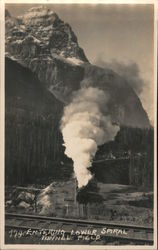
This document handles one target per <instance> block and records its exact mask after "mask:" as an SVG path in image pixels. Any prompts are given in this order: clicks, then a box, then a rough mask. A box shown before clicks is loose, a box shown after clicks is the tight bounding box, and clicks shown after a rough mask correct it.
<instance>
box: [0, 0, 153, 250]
mask: <svg viewBox="0 0 158 250" xmlns="http://www.w3.org/2000/svg"><path fill="white" fill-rule="evenodd" d="M9 3H10V4H16V3H17V4H154V6H155V11H154V88H155V91H154V114H155V116H154V118H155V119H154V150H155V151H154V152H155V154H154V232H155V233H154V245H153V246H130V245H125V246H109V245H108V246H106V245H105V246H100V245H98V246H96V245H95V246H91V245H90V246H89V245H52V244H51V245H22V244H21V245H19V244H18V245H15V244H14V245H11V244H7V245H6V244H4V145H5V144H4V143H5V137H4V128H5V124H4V114H5V105H4V104H5V95H4V52H5V49H4V44H5V43H4V41H5V23H4V13H5V12H4V7H5V4H9ZM157 12H158V2H157V1H156V0H0V42H1V43H0V46H1V47H0V166H1V171H0V173H1V174H0V183H1V192H0V201H1V202H0V210H1V213H0V221H1V227H0V246H1V248H0V249H2V250H3V249H11V250H17V249H20V250H22V249H31V250H33V249H44V250H47V249H53V250H56V249H74V248H75V249H111V250H112V249H124V250H128V249H129V250H130V249H131V250H132V249H134V250H135V249H140V250H147V249H148V250H156V249H157V168H156V167H157V155H156V153H157V137H156V135H157V115H156V114H157V20H158V17H157V16H158V15H157Z"/></svg>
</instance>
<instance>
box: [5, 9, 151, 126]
mask: <svg viewBox="0 0 158 250" xmlns="http://www.w3.org/2000/svg"><path fill="white" fill-rule="evenodd" d="M98 39H99V38H98ZM6 56H7V57H9V58H12V59H14V60H16V61H17V62H18V63H19V64H21V65H23V66H25V67H27V68H29V69H30V70H31V71H32V72H34V73H35V75H36V76H37V77H38V79H39V80H40V81H41V82H42V83H43V86H44V87H45V88H46V89H48V90H49V91H50V92H51V93H52V94H53V95H54V96H55V97H56V98H57V99H58V100H60V101H62V102H63V103H69V102H70V101H71V97H72V93H73V91H74V90H77V89H79V88H80V87H81V86H95V87H97V88H100V89H102V90H104V91H108V92H109V94H110V101H109V111H108V112H109V113H110V114H111V115H112V119H113V122H116V123H119V124H121V125H126V126H133V127H148V126H149V125H150V124H149V119H148V117H147V114H146V112H145V111H144V109H143V107H142V105H141V102H140V100H139V98H138V97H137V95H136V94H135V92H134V91H133V90H132V88H131V87H130V86H129V85H128V83H127V82H126V81H125V80H124V79H122V78H121V77H120V76H119V75H117V74H116V73H115V72H113V71H111V70H108V69H102V68H99V67H96V66H93V65H91V64H90V63H89V62H88V59H87V58H86V56H85V54H84V51H83V50H82V49H81V48H80V47H79V45H78V42H77V37H76V36H75V34H74V32H73V31H72V29H71V27H70V25H68V24H66V23H64V22H63V21H62V20H60V18H59V17H58V15H57V14H56V13H54V12H53V11H52V10H49V9H47V8H43V7H37V8H32V9H30V10H29V11H27V12H26V14H25V15H24V16H22V17H18V18H14V17H11V16H10V14H9V13H8V12H7V13H6Z"/></svg>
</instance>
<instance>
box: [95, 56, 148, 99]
mask: <svg viewBox="0 0 158 250" xmlns="http://www.w3.org/2000/svg"><path fill="white" fill-rule="evenodd" d="M95 64H96V65H98V66H100V67H102V68H110V69H112V70H113V71H115V72H116V73H117V74H119V75H120V76H122V77H123V78H124V79H126V81H127V82H128V84H129V85H130V86H131V87H132V88H133V90H134V91H135V92H136V93H137V94H138V95H140V93H141V92H142V91H143V88H144V86H145V85H146V84H147V83H146V82H145V81H144V80H143V79H142V78H141V76H140V70H139V67H138V65H137V64H136V63H128V64H125V63H123V62H117V61H114V60H113V61H111V62H105V61H104V60H102V59H101V58H98V59H97V60H96V62H95Z"/></svg>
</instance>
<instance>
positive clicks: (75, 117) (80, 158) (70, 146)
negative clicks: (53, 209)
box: [61, 87, 119, 188]
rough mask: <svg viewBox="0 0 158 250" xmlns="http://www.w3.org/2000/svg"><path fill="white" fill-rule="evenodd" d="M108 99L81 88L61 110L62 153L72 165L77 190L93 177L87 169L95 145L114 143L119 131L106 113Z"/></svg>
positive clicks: (90, 88)
mask: <svg viewBox="0 0 158 250" xmlns="http://www.w3.org/2000/svg"><path fill="white" fill-rule="evenodd" d="M108 100H109V94H108V93H107V92H103V91H102V90H100V89H98V88H93V87H87V88H82V89H80V90H78V91H76V92H75V93H74V95H73V99H72V102H71V103H70V104H69V105H67V106H66V107H65V109H64V114H63V117H62V120H61V131H62V134H63V139H64V145H65V147H66V150H65V154H66V155H67V156H68V157H70V158H72V160H73V162H74V172H75V176H76V178H77V181H78V187H79V188H81V187H83V186H86V185H87V184H88V182H89V180H90V179H91V178H92V175H91V173H90V171H89V167H91V164H92V162H91V161H92V159H93V157H94V156H95V154H96V152H97V148H98V146H99V145H102V144H104V143H105V142H108V141H110V140H113V139H114V137H115V135H116V134H117V132H118V130H119V126H117V125H114V124H112V121H111V117H110V115H109V114H108V110H107V103H108Z"/></svg>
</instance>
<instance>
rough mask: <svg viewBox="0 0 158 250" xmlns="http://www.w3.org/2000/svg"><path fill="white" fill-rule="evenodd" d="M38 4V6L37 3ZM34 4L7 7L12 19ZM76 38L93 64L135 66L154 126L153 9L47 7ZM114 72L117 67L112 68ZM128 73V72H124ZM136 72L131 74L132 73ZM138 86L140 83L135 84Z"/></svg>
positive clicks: (76, 5)
mask: <svg viewBox="0 0 158 250" xmlns="http://www.w3.org/2000/svg"><path fill="white" fill-rule="evenodd" d="M36 5H38V4H36ZM34 6H35V4H7V6H6V8H7V9H8V10H9V12H10V14H11V15H12V16H18V15H23V14H24V13H25V12H26V11H27V10H28V9H29V8H31V7H34ZM47 6H48V7H49V8H51V9H52V10H54V12H56V13H57V14H58V16H59V17H60V18H61V19H62V20H63V21H65V22H68V23H69V24H70V25H71V27H72V29H73V31H74V32H75V34H76V35H77V38H78V42H79V45H80V47H82V48H83V49H84V52H85V54H86V56H87V58H88V59H89V61H90V62H91V63H93V64H98V65H101V66H103V65H106V66H108V65H109V67H111V68H112V67H113V65H115V66H116V64H117V65H121V69H122V70H123V69H124V66H125V70H126V71H128V68H129V71H130V74H131V72H132V71H131V68H130V67H132V65H134V64H136V65H137V78H138V79H137V82H139V81H138V80H139V78H140V82H141V83H140V84H142V82H143V83H144V84H143V87H142V91H140V92H139V93H138V94H139V97H140V99H141V101H142V104H143V107H144V109H145V110H146V111H147V113H148V116H149V118H150V120H151V122H152V123H153V119H154V113H153V93H154V90H153V86H154V71H153V69H154V50H153V49H154V25H153V24H154V15H153V14H154V9H153V6H152V5H149V4H148V5H147V4H146V5H145V4H143V5H142V4H141V5H138V4H137V5H134V4H130V5H129V4H128V5H126V4H122V5H121V4H117V5H116V4H115V5H114V4H47ZM114 69H116V67H115V68H114ZM127 73H128V72H127ZM134 73H135V72H134V71H133V74H134ZM138 84H139V83H138Z"/></svg>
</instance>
